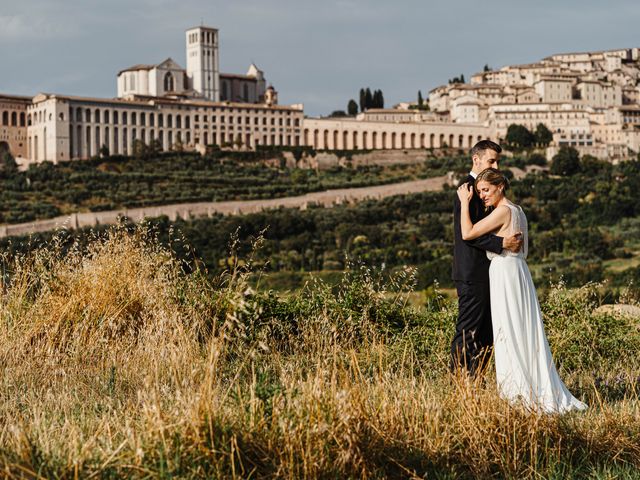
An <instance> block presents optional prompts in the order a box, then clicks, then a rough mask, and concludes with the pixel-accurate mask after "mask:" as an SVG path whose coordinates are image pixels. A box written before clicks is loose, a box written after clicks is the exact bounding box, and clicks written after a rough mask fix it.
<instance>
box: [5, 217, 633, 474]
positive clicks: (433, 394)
mask: <svg viewBox="0 0 640 480" xmlns="http://www.w3.org/2000/svg"><path fill="white" fill-rule="evenodd" d="M60 251H61V250H60V249H58V248H56V246H55V244H53V245H51V246H50V247H49V248H47V249H44V250H39V251H37V252H35V253H33V254H30V255H28V256H24V257H20V258H16V259H11V261H8V260H7V259H5V265H4V266H5V271H6V275H5V277H4V282H5V283H4V284H3V295H2V301H1V304H0V312H1V324H0V361H1V362H2V363H1V364H2V366H3V375H2V377H1V379H0V395H1V398H0V462H1V463H2V471H3V473H4V475H6V476H13V477H21V476H22V477H25V478H40V477H44V478H89V477H91V478H97V477H99V478H102V477H107V478H116V477H117V478H120V477H123V476H124V477H139V478H147V477H182V478H201V477H207V478H227V477H254V478H257V477H284V478H317V477H325V478H326V477H329V478H356V477H358V478H371V477H373V478H382V477H396V478H415V477H428V478H488V477H495V478H566V477H584V478H635V477H637V475H638V471H639V470H637V469H638V468H640V418H639V416H638V406H639V402H638V395H637V387H636V386H637V380H638V376H639V375H640V361H639V360H638V358H639V357H638V354H639V353H640V332H639V331H638V329H637V328H636V326H634V325H633V324H632V323H633V322H632V320H629V319H625V318H623V317H614V316H594V315H592V313H591V312H592V310H593V307H594V304H593V298H594V297H593V295H592V294H591V292H592V291H593V290H594V288H595V287H594V286H591V285H588V286H585V287H584V288H583V289H580V290H578V291H568V290H566V289H564V288H563V287H562V286H559V287H557V288H555V289H554V290H553V291H552V293H551V294H550V295H549V298H548V299H547V300H546V302H545V304H544V310H545V313H546V315H547V330H548V332H549V338H550V341H551V343H552V349H553V350H554V354H555V356H556V359H557V361H558V363H559V368H560V372H561V374H562V376H563V377H564V378H565V379H566V380H567V382H568V384H569V387H570V388H571V389H572V390H573V391H574V392H575V393H577V394H578V395H579V396H580V397H581V398H582V399H584V400H585V401H586V402H588V403H589V405H590V409H589V410H588V411H587V412H586V413H580V414H569V415H564V416H544V415H536V414H532V413H529V412H525V411H522V410H520V409H519V408H517V407H512V406H510V405H508V404H507V403H505V402H503V401H502V400H501V399H500V398H498V397H497V395H496V393H495V382H494V380H493V378H492V375H491V374H490V373H489V374H488V375H487V376H486V377H484V378H483V379H480V380H477V381H475V382H472V381H469V380H468V379H465V378H454V377H451V376H449V374H448V373H447V368H446V365H447V361H448V359H447V355H448V346H449V341H450V338H451V336H452V334H453V326H454V323H455V313H456V311H455V304H453V303H452V302H451V301H447V300H445V299H444V298H442V297H438V296H437V294H436V295H435V296H432V297H430V298H429V299H428V300H426V301H425V306H424V308H422V309H419V310H416V309H413V308H410V307H408V306H407V304H406V299H405V296H404V295H403V294H402V291H404V290H406V288H407V286H410V285H411V284H412V272H410V271H406V272H402V273H401V274H399V275H397V276H395V277H393V278H392V279H391V280H388V281H384V280H382V279H381V277H380V276H378V275H376V274H375V273H373V272H371V271H367V270H362V269H360V270H357V269H356V270H354V271H352V272H350V273H348V274H346V275H345V277H344V280H343V282H342V284H341V285H340V286H339V287H337V288H330V287H329V286H327V285H325V284H323V283H322V282H319V281H316V282H310V283H309V284H307V285H306V286H305V288H304V289H302V291H301V292H300V293H297V294H292V295H291V296H288V297H286V298H279V297H277V296H276V295H275V294H273V293H272V292H268V291H261V290H258V291H254V290H252V289H251V288H250V287H249V285H248V283H247V275H248V273H249V271H248V270H247V269H245V268H244V267H243V268H241V267H236V268H233V269H232V270H231V271H230V272H228V273H226V274H224V275H223V276H221V277H219V278H217V279H215V280H213V281H210V280H208V279H207V277H206V275H204V274H202V273H201V272H198V271H196V272H194V273H189V274H187V273H185V272H184V271H183V268H182V266H181V265H180V263H179V262H178V261H176V260H175V258H174V256H173V255H172V254H171V252H170V251H168V250H166V249H164V248H162V247H160V246H159V243H158V242H157V241H156V240H155V239H154V237H153V235H151V234H150V233H148V232H145V231H144V230H138V231H135V232H133V233H128V232H126V231H123V230H118V229H116V230H114V231H112V233H111V234H110V235H109V236H108V238H107V239H106V240H105V239H102V240H99V239H95V241H94V242H92V243H90V244H89V245H88V246H87V247H83V248H80V247H78V248H75V249H71V252H70V253H65V255H62V254H61V253H60Z"/></svg>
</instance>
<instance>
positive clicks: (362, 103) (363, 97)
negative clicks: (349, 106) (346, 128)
mask: <svg viewBox="0 0 640 480" xmlns="http://www.w3.org/2000/svg"><path fill="white" fill-rule="evenodd" d="M366 109H367V92H366V91H365V89H364V88H361V89H360V111H361V112H364V111H365V110H366Z"/></svg>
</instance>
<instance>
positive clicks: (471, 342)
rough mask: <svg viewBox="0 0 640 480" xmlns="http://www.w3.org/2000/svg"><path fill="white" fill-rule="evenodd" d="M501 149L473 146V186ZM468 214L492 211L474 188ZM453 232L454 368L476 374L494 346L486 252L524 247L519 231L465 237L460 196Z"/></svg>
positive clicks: (482, 143) (475, 218) (474, 217)
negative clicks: (474, 237)
mask: <svg viewBox="0 0 640 480" xmlns="http://www.w3.org/2000/svg"><path fill="white" fill-rule="evenodd" d="M501 152H502V148H500V145H498V144H497V143H494V142H492V141H491V140H481V141H479V142H478V143H476V144H475V145H474V146H473V148H472V149H471V160H472V161H473V165H472V167H471V172H470V173H469V176H468V178H467V179H466V180H465V182H467V183H469V187H470V188H473V182H474V181H475V178H476V177H477V176H478V174H479V173H480V172H481V171H483V170H484V169H485V168H490V167H492V168H498V161H499V159H500V153H501ZM469 213H470V214H471V221H472V222H473V223H474V224H475V223H476V222H478V221H480V220H482V219H483V218H484V217H486V216H487V215H488V214H489V212H488V211H487V210H486V209H485V207H484V205H483V203H482V200H480V198H479V197H478V195H477V193H476V192H475V190H474V194H473V197H472V198H471V201H470V202H469ZM453 233H454V242H453V245H454V250H453V275H452V277H453V281H454V283H455V285H456V290H457V292H458V321H457V322H456V333H455V336H454V337H453V341H452V342H451V370H452V371H456V370H462V371H465V372H467V373H469V374H470V375H472V376H473V375H475V374H476V373H477V372H479V371H481V370H482V369H483V368H484V367H485V365H486V362H487V360H488V357H489V353H490V351H491V346H492V345H493V331H492V326H491V305H490V300H489V259H488V258H487V251H489V252H493V253H500V252H502V250H503V249H506V250H511V251H513V252H517V251H519V250H520V247H521V246H522V239H521V238H520V234H519V233H516V234H514V235H512V236H510V237H505V238H503V237H498V236H496V235H491V234H487V235H483V236H482V237H479V238H476V239H475V240H467V241H465V240H462V232H461V228H460V200H459V199H458V197H457V196H456V199H455V203H454V208H453Z"/></svg>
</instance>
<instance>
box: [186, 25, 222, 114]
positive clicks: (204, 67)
mask: <svg viewBox="0 0 640 480" xmlns="http://www.w3.org/2000/svg"><path fill="white" fill-rule="evenodd" d="M186 47H187V77H188V78H189V86H190V87H191V88H192V89H193V90H195V91H196V92H199V93H200V94H201V95H202V96H203V97H204V98H206V99H207V100H211V101H213V102H219V101H220V70H219V62H218V29H216V28H210V27H204V26H201V27H194V28H190V29H189V30H187V32H186Z"/></svg>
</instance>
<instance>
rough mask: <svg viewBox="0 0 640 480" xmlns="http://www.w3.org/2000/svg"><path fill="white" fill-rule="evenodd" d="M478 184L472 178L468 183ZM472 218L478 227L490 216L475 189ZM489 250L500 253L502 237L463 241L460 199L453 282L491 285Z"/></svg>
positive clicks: (456, 205)
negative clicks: (478, 223) (489, 283)
mask: <svg viewBox="0 0 640 480" xmlns="http://www.w3.org/2000/svg"><path fill="white" fill-rule="evenodd" d="M474 181H475V180H474V178H473V177H472V176H471V175H469V177H467V179H466V180H465V182H470V183H471V185H473V182H474ZM469 214H470V216H471V222H472V223H474V224H475V223H476V222H478V221H480V220H482V219H483V218H484V217H486V216H487V215H488V214H489V212H488V211H486V209H485V207H484V204H483V203H482V200H480V197H478V194H477V193H476V192H475V189H474V192H473V197H471V201H470V202H469ZM487 250H488V251H490V252H494V253H500V252H501V251H502V237H498V236H497V235H492V234H486V235H483V236H481V237H478V238H476V239H474V240H463V239H462V228H461V227H460V199H459V198H458V196H457V195H456V199H455V201H454V205H453V272H452V275H451V276H452V278H453V280H454V281H462V282H482V283H485V282H486V283H488V282H489V264H490V262H489V259H488V258H487V253H486V252H487Z"/></svg>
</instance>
